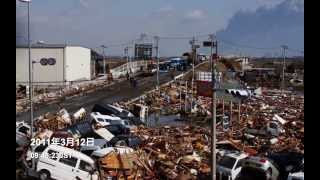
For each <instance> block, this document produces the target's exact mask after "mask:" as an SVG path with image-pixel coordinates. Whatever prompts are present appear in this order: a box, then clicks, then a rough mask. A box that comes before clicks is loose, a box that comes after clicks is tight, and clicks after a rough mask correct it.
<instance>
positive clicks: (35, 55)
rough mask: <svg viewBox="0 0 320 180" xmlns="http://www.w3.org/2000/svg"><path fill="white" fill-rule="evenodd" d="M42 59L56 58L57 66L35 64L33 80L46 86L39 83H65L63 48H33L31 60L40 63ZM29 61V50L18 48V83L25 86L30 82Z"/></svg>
mask: <svg viewBox="0 0 320 180" xmlns="http://www.w3.org/2000/svg"><path fill="white" fill-rule="evenodd" d="M41 58H55V59H56V64H55V65H53V66H48V65H47V66H42V65H40V64H39V63H35V64H34V69H33V80H34V82H35V83H36V84H46V83H39V82H49V83H50V82H57V81H60V82H62V81H63V48H32V49H31V60H32V61H37V62H39V61H40V59H41ZM28 66H29V60H28V48H16V82H17V83H19V84H25V83H27V82H29V68H28Z"/></svg>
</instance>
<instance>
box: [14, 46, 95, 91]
mask: <svg viewBox="0 0 320 180" xmlns="http://www.w3.org/2000/svg"><path fill="white" fill-rule="evenodd" d="M97 57H98V55H97V53H96V52H94V51H92V50H91V49H89V48H85V47H81V46H71V45H52V44H36V45H32V47H31V60H32V62H33V63H32V67H33V73H32V74H33V82H34V83H35V84H36V85H48V84H49V85H50V84H55V85H57V84H60V85H62V84H66V83H70V82H72V81H80V80H91V79H92V78H93V77H94V76H95V74H96V72H95V69H96V68H95V67H96V65H95V64H96V60H97ZM43 59H47V60H48V59H50V60H53V61H55V63H54V65H49V64H46V65H45V64H44V63H40V61H41V60H43ZM28 67H29V59H28V47H27V46H17V47H16V83H17V84H25V83H28V81H29V68H28Z"/></svg>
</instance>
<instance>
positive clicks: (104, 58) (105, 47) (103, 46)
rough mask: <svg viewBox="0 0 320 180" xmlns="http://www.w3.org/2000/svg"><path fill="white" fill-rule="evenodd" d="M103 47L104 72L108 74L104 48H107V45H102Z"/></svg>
mask: <svg viewBox="0 0 320 180" xmlns="http://www.w3.org/2000/svg"><path fill="white" fill-rule="evenodd" d="M101 47H102V54H103V74H104V75H106V61H105V55H104V49H105V48H107V46H105V45H101Z"/></svg>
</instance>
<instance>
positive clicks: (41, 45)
mask: <svg viewBox="0 0 320 180" xmlns="http://www.w3.org/2000/svg"><path fill="white" fill-rule="evenodd" d="M67 46H68V47H83V48H87V49H90V48H88V47H84V46H81V45H70V44H32V45H31V48H65V47H67ZM16 48H28V45H27V44H20V45H16Z"/></svg>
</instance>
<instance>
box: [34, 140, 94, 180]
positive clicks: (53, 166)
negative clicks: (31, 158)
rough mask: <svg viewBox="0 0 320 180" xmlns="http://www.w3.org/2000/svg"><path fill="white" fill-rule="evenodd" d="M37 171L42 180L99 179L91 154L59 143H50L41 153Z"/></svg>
mask: <svg viewBox="0 0 320 180" xmlns="http://www.w3.org/2000/svg"><path fill="white" fill-rule="evenodd" d="M37 172H38V174H39V178H40V179H41V180H47V179H63V180H75V179H77V178H78V179H82V180H98V178H99V176H98V171H97V170H96V168H95V162H94V160H93V159H92V158H90V157H89V156H87V155H85V154H83V153H81V152H79V151H76V150H73V149H70V148H67V147H62V146H58V145H49V146H48V147H47V148H46V149H45V150H44V151H43V153H42V154H41V156H40V158H39V160H38V163H37Z"/></svg>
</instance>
